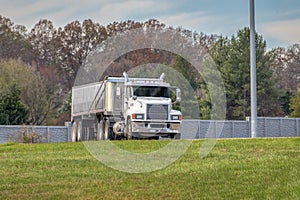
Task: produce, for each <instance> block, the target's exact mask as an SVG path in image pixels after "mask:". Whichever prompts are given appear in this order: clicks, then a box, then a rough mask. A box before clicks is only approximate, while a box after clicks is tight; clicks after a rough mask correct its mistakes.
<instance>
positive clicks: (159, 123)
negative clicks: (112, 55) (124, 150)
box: [123, 73, 182, 138]
mask: <svg viewBox="0 0 300 200" xmlns="http://www.w3.org/2000/svg"><path fill="white" fill-rule="evenodd" d="M124 77H125V80H124V92H125V95H124V112H123V115H124V119H126V120H125V127H126V128H125V135H126V136H127V137H128V138H132V137H137V138H147V137H159V136H162V137H171V138H178V137H180V132H181V120H182V114H181V112H180V111H179V110H174V109H173V108H172V104H173V102H172V100H171V87H170V84H169V83H166V82H164V74H162V75H161V76H160V78H159V79H147V78H131V79H129V78H128V75H127V74H126V73H124ZM179 94H180V90H179V89H176V97H177V99H176V101H180V95H179Z"/></svg>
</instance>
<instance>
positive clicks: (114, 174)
mask: <svg viewBox="0 0 300 200" xmlns="http://www.w3.org/2000/svg"><path fill="white" fill-rule="evenodd" d="M168 142H169V141H117V142H115V144H116V145H118V146H120V147H122V148H124V149H127V150H132V151H135V152H146V151H150V150H153V149H157V148H159V147H161V146H164V145H166V144H167V143H168ZM201 144H203V141H201V140H197V141H193V143H192V145H191V146H190V148H189V150H188V151H187V152H186V153H185V154H184V155H183V156H182V157H181V158H180V159H178V160H177V161H176V162H174V163H173V164H171V165H169V166H168V167H166V168H164V169H162V170H159V171H155V172H151V173H145V174H130V173H124V172H120V171H115V170H113V169H111V168H108V167H106V166H105V165H103V164H102V163H100V162H99V161H97V160H96V159H94V158H93V156H91V155H90V154H89V152H88V151H87V150H86V149H85V147H84V145H83V144H82V143H58V144H14V143H8V144H4V145H0V199H300V138H288V139H245V140H242V139H238V140H219V141H218V142H217V144H216V146H215V147H214V149H213V150H212V151H211V152H210V153H209V154H208V156H207V157H206V158H204V159H199V148H200V146H201Z"/></svg>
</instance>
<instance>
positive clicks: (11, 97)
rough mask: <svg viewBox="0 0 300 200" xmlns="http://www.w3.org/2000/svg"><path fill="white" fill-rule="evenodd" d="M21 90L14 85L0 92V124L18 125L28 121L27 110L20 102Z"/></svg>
mask: <svg viewBox="0 0 300 200" xmlns="http://www.w3.org/2000/svg"><path fill="white" fill-rule="evenodd" d="M20 95H21V90H20V89H19V88H18V86H17V85H16V84H13V85H11V86H9V87H8V88H7V89H6V90H4V91H1V92H0V124H1V125H19V124H23V123H26V122H27V120H28V109H27V108H26V106H25V105H24V104H23V103H22V102H21V98H20Z"/></svg>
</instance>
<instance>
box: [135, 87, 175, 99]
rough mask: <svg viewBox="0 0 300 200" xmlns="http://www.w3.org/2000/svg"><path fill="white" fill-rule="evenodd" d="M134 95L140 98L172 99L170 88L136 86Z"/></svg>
mask: <svg viewBox="0 0 300 200" xmlns="http://www.w3.org/2000/svg"><path fill="white" fill-rule="evenodd" d="M133 95H134V96H138V97H165V98H170V90H169V88H168V87H157V86H135V87H133Z"/></svg>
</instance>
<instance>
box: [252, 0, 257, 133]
mask: <svg viewBox="0 0 300 200" xmlns="http://www.w3.org/2000/svg"><path fill="white" fill-rule="evenodd" d="M250 65H251V69H250V76H251V83H250V84H251V137H252V138H255V137H257V98H256V47H255V12H254V0H250Z"/></svg>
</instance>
